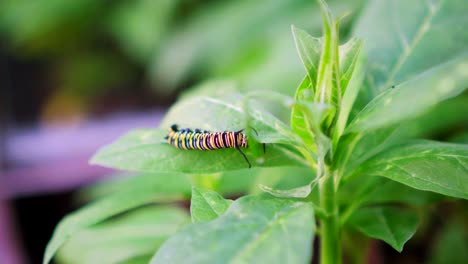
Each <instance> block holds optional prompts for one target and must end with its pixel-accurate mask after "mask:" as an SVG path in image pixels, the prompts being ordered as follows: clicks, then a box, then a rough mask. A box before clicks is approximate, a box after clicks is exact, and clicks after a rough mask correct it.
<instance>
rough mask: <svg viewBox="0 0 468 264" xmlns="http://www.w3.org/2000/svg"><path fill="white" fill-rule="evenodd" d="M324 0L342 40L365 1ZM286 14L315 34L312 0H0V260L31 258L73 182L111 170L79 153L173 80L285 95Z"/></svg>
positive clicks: (292, 60)
mask: <svg viewBox="0 0 468 264" xmlns="http://www.w3.org/2000/svg"><path fill="white" fill-rule="evenodd" d="M328 3H329V5H330V8H331V9H332V10H333V12H334V13H335V14H336V15H341V14H345V13H350V15H349V16H348V17H347V18H346V19H345V20H344V21H343V26H342V27H341V29H340V30H341V31H342V32H341V34H342V36H343V39H344V40H345V39H346V38H347V34H348V32H349V29H350V26H351V25H352V22H353V19H354V18H355V17H356V16H358V15H359V12H360V10H361V8H362V6H363V5H364V4H365V1H364V0H350V1H337V0H335V1H332V0H330V1H328ZM292 24H294V25H296V26H297V27H299V28H303V29H305V30H307V31H308V32H309V33H311V34H312V35H317V36H318V35H320V34H321V16H320V12H319V9H318V6H317V4H316V2H315V1H311V0H289V1H283V0H268V1H265V0H261V1H249V0H229V1H215V0H204V1H203V0H133V1H124V0H113V1H110V0H108V1H95V0H81V1H64V0H35V1H29V0H2V1H0V125H1V126H0V263H13V264H15V263H40V261H41V259H42V256H43V252H44V249H45V245H46V243H47V242H48V240H49V239H50V237H51V234H52V231H53V229H54V228H55V226H56V224H57V222H58V221H59V220H60V219H61V218H62V217H63V216H64V215H66V214H67V213H69V212H71V211H73V210H74V209H76V208H77V207H79V205H77V204H76V203H74V199H73V194H74V193H75V191H76V190H78V189H79V188H80V187H82V186H86V185H89V184H92V183H94V182H97V181H101V180H104V179H107V178H109V177H113V176H111V175H114V172H112V171H111V170H108V169H104V168H100V167H96V166H90V165H88V163H87V161H88V159H89V158H90V157H91V155H92V154H93V153H94V152H95V151H96V150H97V149H98V148H99V147H100V146H103V145H105V144H108V143H110V142H112V141H113V140H114V139H116V138H117V137H119V136H120V135H122V134H124V133H125V132H127V131H129V130H131V129H135V128H138V127H156V126H158V124H159V121H160V120H161V118H162V117H163V115H164V113H165V111H166V110H167V108H168V107H169V106H170V105H171V104H172V103H173V102H174V101H175V100H176V98H177V96H178V95H179V94H180V93H181V92H182V91H184V90H185V89H187V88H189V87H191V86H192V85H195V84H198V83H200V82H202V81H205V80H213V79H218V80H219V79H221V80H223V79H233V80H236V81H237V82H239V83H241V84H242V85H243V86H244V87H245V88H246V89H269V90H272V89H273V90H276V91H279V92H282V93H286V94H289V95H292V94H293V92H294V90H295V87H296V86H297V85H298V84H299V82H300V80H301V79H302V77H303V76H304V70H303V67H302V64H301V62H300V60H299V58H298V56H297V55H296V51H295V47H294V42H293V38H292V36H291V34H290V26H291V25H292ZM389 251H390V252H391V249H390V250H389Z"/></svg>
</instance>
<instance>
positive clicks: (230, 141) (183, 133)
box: [164, 124, 252, 168]
mask: <svg viewBox="0 0 468 264" xmlns="http://www.w3.org/2000/svg"><path fill="white" fill-rule="evenodd" d="M242 131H243V129H241V130H239V131H224V132H210V131H206V130H204V131H202V130H200V129H195V130H193V131H192V130H191V129H189V128H184V129H180V130H179V128H178V126H177V125H175V124H174V125H172V126H171V127H170V128H169V131H168V132H167V135H166V137H164V139H166V140H167V143H168V144H169V145H172V146H174V147H176V148H178V149H184V150H192V149H196V150H216V149H222V148H235V149H236V150H237V151H239V153H240V154H241V155H242V157H244V159H245V161H246V162H247V164H248V165H249V168H251V167H252V164H250V161H249V159H248V158H247V156H246V155H245V154H244V152H243V151H242V150H241V149H240V148H241V147H242V148H247V147H248V143H247V136H246V135H245V134H244V133H242Z"/></svg>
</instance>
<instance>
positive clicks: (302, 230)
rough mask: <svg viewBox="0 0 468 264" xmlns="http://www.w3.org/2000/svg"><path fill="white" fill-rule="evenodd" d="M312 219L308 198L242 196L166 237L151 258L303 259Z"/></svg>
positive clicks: (305, 259) (179, 260)
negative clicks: (214, 214)
mask: <svg viewBox="0 0 468 264" xmlns="http://www.w3.org/2000/svg"><path fill="white" fill-rule="evenodd" d="M314 225H315V223H314V217H313V210H312V207H311V205H310V204H308V203H303V202H297V201H293V200H285V199H278V198H273V197H271V196H266V195H262V196H244V197H242V198H240V199H238V200H237V201H235V202H234V203H233V204H232V205H231V207H229V209H228V210H227V211H226V213H225V214H223V215H222V216H221V217H219V218H217V219H215V220H213V221H210V222H206V223H198V224H193V225H190V226H188V227H186V228H184V229H183V230H182V231H180V232H179V233H178V234H176V235H175V236H173V237H171V238H170V239H169V240H167V241H166V242H165V243H164V244H163V246H162V247H161V248H160V250H159V251H158V252H157V253H156V255H155V256H154V257H153V259H152V261H151V263H153V264H155V263H186V262H187V259H190V262H191V263H306V262H309V261H310V257H311V250H312V239H311V237H312V235H313V233H314ZM285 239H286V240H288V243H284V240H285Z"/></svg>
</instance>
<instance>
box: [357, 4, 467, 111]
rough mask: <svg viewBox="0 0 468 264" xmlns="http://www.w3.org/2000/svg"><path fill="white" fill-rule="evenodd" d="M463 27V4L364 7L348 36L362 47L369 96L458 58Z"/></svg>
mask: <svg viewBox="0 0 468 264" xmlns="http://www.w3.org/2000/svg"><path fill="white" fill-rule="evenodd" d="M465 24H466V3H465V1H463V0H451V1H411V2H408V1H405V0H382V1H371V2H369V4H368V5H367V7H366V8H365V9H364V11H363V12H362V16H361V17H360V18H359V20H358V21H357V23H356V24H355V25H356V26H355V28H354V30H353V31H354V32H353V34H352V35H353V36H357V37H359V38H363V39H364V41H365V48H366V50H367V52H368V59H369V65H368V73H369V74H368V80H369V85H371V87H370V88H371V90H372V91H375V92H381V91H382V90H384V89H387V88H389V87H391V86H392V85H394V84H399V83H401V82H403V81H405V80H409V79H411V78H413V77H415V76H417V75H419V74H421V73H423V72H425V71H427V70H428V69H431V68H434V67H436V66H437V65H441V64H444V63H446V62H448V61H451V60H454V59H456V58H457V57H460V56H461V55H462V54H463V53H465V52H466V47H467V45H468V34H466V33H465V29H464V26H463V25H465ZM461 71H462V72H466V70H461ZM448 80H450V78H448ZM465 83H466V82H465ZM441 89H442V88H441ZM428 93H429V91H428ZM420 96H421V94H419V95H418V96H416V97H410V98H411V99H413V100H414V99H416V98H417V99H418V100H419V97H420ZM412 103H414V101H413V102H412ZM402 112H403V113H404V111H402Z"/></svg>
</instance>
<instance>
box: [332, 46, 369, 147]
mask: <svg viewBox="0 0 468 264" xmlns="http://www.w3.org/2000/svg"><path fill="white" fill-rule="evenodd" d="M361 46H362V41H357V40H355V39H351V40H350V41H349V42H348V43H346V44H344V45H342V46H340V60H341V61H340V63H341V66H340V67H341V70H342V71H343V75H342V77H341V88H342V89H343V92H344V94H343V100H342V101H341V105H340V107H339V113H338V118H337V121H336V128H335V132H334V134H333V146H334V148H335V149H336V148H337V145H338V140H339V138H340V137H341V135H342V134H343V131H344V129H345V127H346V124H347V122H348V117H349V114H350V112H351V109H352V107H353V104H354V101H355V100H356V97H357V95H358V93H359V90H360V89H361V88H362V80H363V78H364V69H363V68H364V56H363V55H362V54H361V52H360V51H361Z"/></svg>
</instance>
